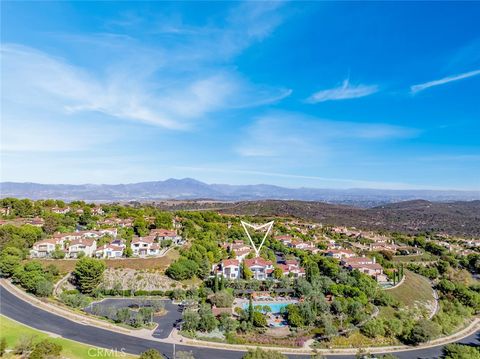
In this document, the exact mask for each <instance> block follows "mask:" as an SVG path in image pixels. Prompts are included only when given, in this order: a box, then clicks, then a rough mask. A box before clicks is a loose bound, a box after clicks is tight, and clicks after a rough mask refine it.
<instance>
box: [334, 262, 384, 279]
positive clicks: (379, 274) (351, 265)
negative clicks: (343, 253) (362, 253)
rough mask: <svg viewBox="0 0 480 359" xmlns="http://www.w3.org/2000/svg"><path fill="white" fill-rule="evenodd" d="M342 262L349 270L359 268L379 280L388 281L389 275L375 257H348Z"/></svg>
mask: <svg viewBox="0 0 480 359" xmlns="http://www.w3.org/2000/svg"><path fill="white" fill-rule="evenodd" d="M341 264H342V265H343V266H344V267H345V268H347V269H349V270H355V269H356V270H358V271H360V272H362V273H365V274H367V275H369V276H371V277H373V278H375V279H376V280H377V281H379V282H386V281H387V280H388V279H387V276H386V275H384V274H383V268H382V266H381V265H380V264H378V263H376V261H375V257H373V258H368V257H353V258H346V259H343V260H342V261H341Z"/></svg>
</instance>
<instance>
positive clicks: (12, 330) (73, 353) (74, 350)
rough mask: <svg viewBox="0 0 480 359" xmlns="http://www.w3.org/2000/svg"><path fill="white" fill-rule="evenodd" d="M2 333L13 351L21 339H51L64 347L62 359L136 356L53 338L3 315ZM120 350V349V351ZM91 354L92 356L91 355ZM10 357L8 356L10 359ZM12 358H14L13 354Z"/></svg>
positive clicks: (0, 326) (0, 324)
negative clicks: (26, 337) (25, 337)
mask: <svg viewBox="0 0 480 359" xmlns="http://www.w3.org/2000/svg"><path fill="white" fill-rule="evenodd" d="M0 333H1V337H2V338H5V339H6V341H7V348H8V349H13V348H14V347H15V345H16V344H17V342H18V341H19V339H20V338H21V337H23V336H29V337H34V338H35V339H34V342H39V341H41V340H43V339H47V338H49V339H51V340H52V341H54V342H55V343H57V344H60V345H61V346H62V347H63V350H62V357H64V358H69V359H83V358H85V359H91V358H92V357H96V358H112V357H121V358H125V359H133V358H136V356H134V355H131V354H125V355H124V354H123V353H121V352H117V353H114V352H111V351H105V350H102V349H100V348H96V347H93V346H91V345H87V344H81V343H78V342H75V341H73V340H68V339H63V338H53V337H50V336H49V335H48V334H45V333H43V332H41V331H38V330H36V329H33V328H30V327H27V326H25V325H23V324H20V323H17V322H15V321H13V320H11V319H9V318H7V317H5V316H3V315H0ZM119 350H120V349H119ZM89 353H90V355H89ZM8 356H9V355H7V357H8ZM10 357H14V355H13V354H11V355H10Z"/></svg>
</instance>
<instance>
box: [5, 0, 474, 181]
mask: <svg viewBox="0 0 480 359" xmlns="http://www.w3.org/2000/svg"><path fill="white" fill-rule="evenodd" d="M478 18H480V3H473V2H472V3H447V2H439V3H431V2H423V3H420V2H418V3H417V2H403V3H386V2H385V3H377V2H371V3H360V2H356V3H346V2H345V3H343V2H331V3H330V2H311V3H307V2H304V3H300V2H286V3H283V2H248V3H235V2H212V3H209V2H196V3H191V2H176V3H168V2H153V3H143V2H142V3H140V2H135V3H130V2H118V3H114V2H100V3H97V2H57V3H55V2H2V19H1V20H2V21H1V22H2V24H1V30H2V38H1V60H2V67H1V76H2V84H1V86H2V87H1V89H2V92H1V104H2V109H1V111H2V128H1V129H2V131H1V132H2V133H1V136H2V138H1V139H2V141H1V142H2V180H3V181H22V182H25V181H29V182H41V183H128V182H139V181H151V180H160V179H166V178H170V177H175V178H183V177H193V178H196V179H199V180H203V181H205V182H208V183H231V184H254V183H269V184H277V185H282V186H288V187H302V186H306V187H332V188H352V187H368V188H395V189H409V188H420V189H423V188H432V189H475V190H479V189H480V139H479V138H480V106H479V103H480V101H479V99H480V96H479V94H480V26H478Z"/></svg>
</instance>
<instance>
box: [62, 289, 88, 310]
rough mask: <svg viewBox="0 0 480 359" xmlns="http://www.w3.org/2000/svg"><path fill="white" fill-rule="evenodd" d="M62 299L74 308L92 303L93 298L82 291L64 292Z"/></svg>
mask: <svg viewBox="0 0 480 359" xmlns="http://www.w3.org/2000/svg"><path fill="white" fill-rule="evenodd" d="M60 300H61V301H62V302H63V303H64V304H66V305H68V306H69V307H72V308H85V307H87V306H88V305H89V304H90V301H91V299H90V298H89V297H87V296H86V295H83V294H80V293H78V292H77V293H73V294H68V293H67V292H63V293H62V294H61V295H60Z"/></svg>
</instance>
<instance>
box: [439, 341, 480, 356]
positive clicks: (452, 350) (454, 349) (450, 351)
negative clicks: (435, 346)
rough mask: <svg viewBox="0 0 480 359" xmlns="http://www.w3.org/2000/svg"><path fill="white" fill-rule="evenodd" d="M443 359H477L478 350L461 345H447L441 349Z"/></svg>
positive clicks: (479, 353) (479, 349) (479, 351)
mask: <svg viewBox="0 0 480 359" xmlns="http://www.w3.org/2000/svg"><path fill="white" fill-rule="evenodd" d="M442 358H444V359H474V358H475V359H478V358H480V348H478V347H473V346H470V345H463V344H447V345H446V346H444V347H443V356H442Z"/></svg>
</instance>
